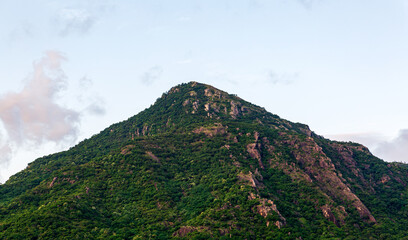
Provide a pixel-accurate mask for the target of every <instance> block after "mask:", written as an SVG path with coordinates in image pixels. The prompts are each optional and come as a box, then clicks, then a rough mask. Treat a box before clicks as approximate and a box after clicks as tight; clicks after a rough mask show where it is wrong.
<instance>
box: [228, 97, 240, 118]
mask: <svg viewBox="0 0 408 240" xmlns="http://www.w3.org/2000/svg"><path fill="white" fill-rule="evenodd" d="M240 107H241V103H240V102H235V101H231V111H230V115H231V117H232V118H234V119H236V118H237V117H238V116H239V115H240V114H241V109H240Z"/></svg>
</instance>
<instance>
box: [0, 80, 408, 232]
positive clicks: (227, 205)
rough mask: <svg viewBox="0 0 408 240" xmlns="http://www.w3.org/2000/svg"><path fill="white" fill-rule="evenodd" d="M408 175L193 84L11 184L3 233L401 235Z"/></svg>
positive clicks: (1, 219)
mask: <svg viewBox="0 0 408 240" xmlns="http://www.w3.org/2000/svg"><path fill="white" fill-rule="evenodd" d="M407 176H408V168H407V166H406V165H404V164H389V163H385V162H383V161H382V160H380V159H378V158H376V157H374V156H373V155H371V153H370V152H369V151H368V150H367V149H366V148H364V147H363V146H361V145H358V144H351V143H340V142H333V141H330V140H328V139H324V138H323V137H320V136H318V135H316V134H314V133H313V132H311V131H310V129H309V128H308V127H307V125H304V124H300V123H293V122H290V121H287V120H284V119H281V118H279V117H278V116H276V115H274V114H272V113H269V112H267V111H266V110H265V109H264V108H262V107H259V106H256V105H254V104H251V103H249V102H246V101H245V100H243V99H241V98H239V97H237V96H236V95H233V94H228V93H227V92H224V91H222V90H219V89H217V88H215V87H213V86H210V85H206V84H202V83H197V82H190V83H184V84H180V85H178V86H175V87H173V88H171V89H170V90H169V91H168V92H166V93H164V94H163V95H162V96H161V97H160V98H158V99H157V101H156V102H155V103H154V104H153V105H152V106H151V107H149V108H147V109H145V110H144V111H142V112H140V113H139V114H137V115H135V116H133V117H131V118H129V119H128V120H126V121H123V122H120V123H116V124H113V125H111V126H110V127H108V128H106V129H105V130H104V131H102V132H101V133H99V134H97V135H94V136H93V137H92V138H91V139H87V140H84V141H83V142H81V143H80V144H78V145H77V146H75V147H73V148H71V149H70V150H68V151H65V152H60V153H57V154H53V155H50V156H46V157H43V158H40V159H37V160H36V161H34V162H33V163H31V164H30V165H29V167H28V168H27V169H25V170H23V171H21V172H20V173H18V174H16V175H14V176H13V177H12V178H10V180H9V181H7V182H6V183H5V184H4V185H0V239H31V238H32V239H34V238H42V239H55V238H58V239H72V238H78V237H80V238H84V239H88V238H101V239H108V238H112V237H114V238H118V239H169V238H181V239H209V238H211V239H222V238H226V237H229V238H234V239H269V238H270V239H320V238H333V239H334V238H335V239H337V238H338V239H346V238H348V237H349V236H353V237H356V238H358V239H376V238H378V237H379V238H384V239H392V237H391V236H395V239H401V238H403V237H405V236H406V233H408V227H407V226H408V220H407V218H406V206H407V204H408V197H407V196H408V195H407V194H406V193H407V192H408V188H407V185H408V177H407ZM377 223H378V224H377ZM374 225H375V226H374ZM21 229H24V231H21ZM378 233H384V235H382V236H379V235H378ZM39 236H40V237H39Z"/></svg>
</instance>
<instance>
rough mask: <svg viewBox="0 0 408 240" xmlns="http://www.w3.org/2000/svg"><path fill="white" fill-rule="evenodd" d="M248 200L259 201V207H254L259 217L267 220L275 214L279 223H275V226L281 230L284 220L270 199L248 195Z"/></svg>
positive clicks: (284, 223)
mask: <svg viewBox="0 0 408 240" xmlns="http://www.w3.org/2000/svg"><path fill="white" fill-rule="evenodd" d="M248 199H250V200H255V199H258V200H259V203H260V204H259V205H257V206H256V209H257V212H258V213H259V215H261V216H262V217H264V218H267V217H268V216H269V215H271V214H273V213H276V214H277V215H278V217H279V219H280V221H276V222H275V225H276V226H277V227H278V228H281V227H282V226H284V225H286V219H285V218H284V217H283V216H282V214H281V213H280V212H279V210H278V208H277V206H276V204H274V202H273V201H272V200H270V199H266V198H261V197H260V196H259V195H258V194H256V195H255V194H254V193H249V196H248ZM269 224H270V223H269V221H268V222H267V223H266V225H267V226H269Z"/></svg>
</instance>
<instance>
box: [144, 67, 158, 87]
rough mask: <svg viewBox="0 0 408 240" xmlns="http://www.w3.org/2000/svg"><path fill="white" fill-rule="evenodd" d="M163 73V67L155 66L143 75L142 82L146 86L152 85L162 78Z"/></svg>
mask: <svg viewBox="0 0 408 240" xmlns="http://www.w3.org/2000/svg"><path fill="white" fill-rule="evenodd" d="M162 73H163V68H162V67H160V66H154V67H152V68H150V69H149V70H148V71H146V72H145V73H144V74H143V75H142V77H141V81H142V83H143V84H145V85H151V84H152V83H154V82H155V81H157V80H158V79H159V78H160V77H161V75H162Z"/></svg>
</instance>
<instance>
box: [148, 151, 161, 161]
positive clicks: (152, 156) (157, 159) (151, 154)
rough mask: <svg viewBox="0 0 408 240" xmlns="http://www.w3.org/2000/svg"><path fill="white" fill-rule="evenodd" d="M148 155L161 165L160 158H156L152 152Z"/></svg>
mask: <svg viewBox="0 0 408 240" xmlns="http://www.w3.org/2000/svg"><path fill="white" fill-rule="evenodd" d="M146 154H147V155H148V156H149V157H151V158H152V159H153V160H155V161H156V162H158V163H160V159H159V158H158V157H156V156H155V155H154V154H153V153H152V152H150V151H147V152H146Z"/></svg>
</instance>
